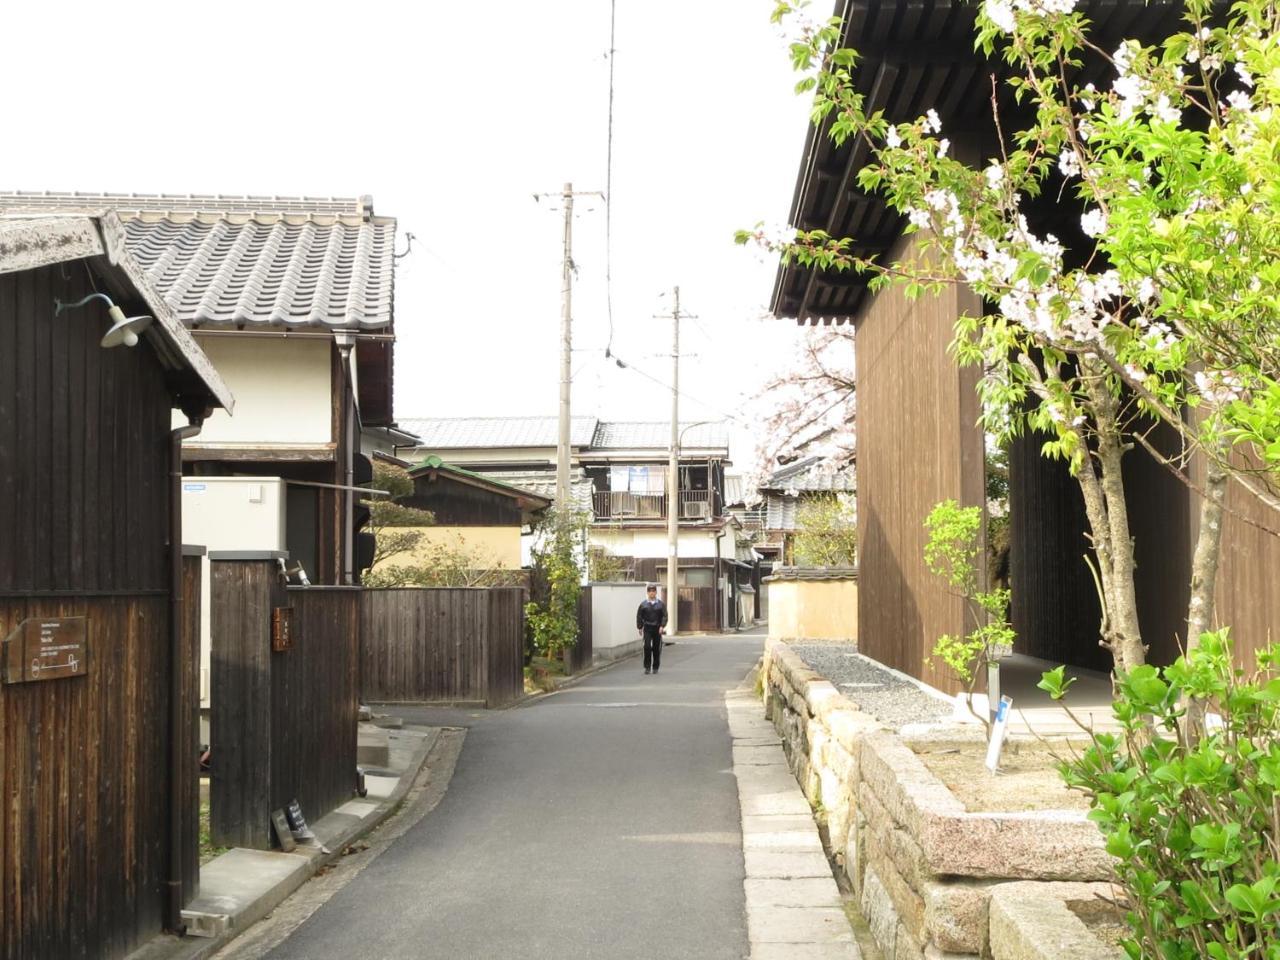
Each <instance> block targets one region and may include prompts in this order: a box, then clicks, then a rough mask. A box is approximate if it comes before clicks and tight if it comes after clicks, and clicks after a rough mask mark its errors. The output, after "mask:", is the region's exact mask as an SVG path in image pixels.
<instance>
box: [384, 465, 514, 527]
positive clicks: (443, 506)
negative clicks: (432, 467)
mask: <svg viewBox="0 0 1280 960" xmlns="http://www.w3.org/2000/svg"><path fill="white" fill-rule="evenodd" d="M400 502H401V503H403V504H405V505H406V506H409V507H417V508H419V509H420V510H430V511H431V512H432V513H433V514H435V518H436V523H437V524H439V525H440V526H446V527H518V526H520V521H521V516H520V505H519V503H517V502H516V500H515V499H514V498H513V497H507V496H503V495H502V494H500V493H493V492H492V491H489V490H481V489H479V488H478V487H473V486H470V485H468V484H465V483H461V482H459V481H457V480H455V479H453V478H452V477H450V476H448V475H447V474H443V473H437V474H436V475H435V476H434V477H433V476H432V475H431V474H429V473H428V474H423V475H420V476H417V477H414V479H413V495H412V496H410V497H405V498H404V499H402V500H401V501H400Z"/></svg>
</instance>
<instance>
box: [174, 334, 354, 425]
mask: <svg viewBox="0 0 1280 960" xmlns="http://www.w3.org/2000/svg"><path fill="white" fill-rule="evenodd" d="M195 336H196V340H197V341H198V342H199V343H200V347H201V348H202V349H203V350H204V352H205V353H207V354H208V355H209V359H210V360H212V361H213V365H214V366H215V367H216V368H217V370H218V373H220V374H221V375H222V379H223V380H225V381H226V383H227V386H228V387H229V388H230V389H231V393H232V394H233V395H234V396H235V399H236V403H235V415H234V416H229V415H228V414H227V413H226V411H224V410H217V411H215V412H214V413H213V415H212V416H210V417H209V419H208V420H206V421H205V423H204V429H203V430H201V432H200V435H199V436H198V437H195V438H194V439H192V440H189V441H187V442H188V444H191V445H196V446H207V445H211V444H244V445H248V446H266V445H273V446H274V445H284V446H288V445H295V446H314V445H318V444H325V443H331V442H332V441H333V413H332V399H331V396H332V383H331V380H332V378H331V360H330V357H331V353H330V352H331V350H332V342H331V341H330V340H329V339H328V338H327V337H325V338H305V337H255V336H252V335H249V334H245V335H218V336H205V337H202V336H200V334H199V333H196V335H195ZM185 423H186V418H185V417H183V416H182V414H181V413H180V412H179V411H174V425H175V426H182V425H183V424H185Z"/></svg>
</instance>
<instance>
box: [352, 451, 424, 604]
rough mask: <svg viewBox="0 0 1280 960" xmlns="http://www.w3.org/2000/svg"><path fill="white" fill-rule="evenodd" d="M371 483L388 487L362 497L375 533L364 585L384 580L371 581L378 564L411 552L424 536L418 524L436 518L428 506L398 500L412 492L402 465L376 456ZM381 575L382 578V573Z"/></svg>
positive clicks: (409, 480) (409, 478)
mask: <svg viewBox="0 0 1280 960" xmlns="http://www.w3.org/2000/svg"><path fill="white" fill-rule="evenodd" d="M372 485H373V489H375V490H385V491H387V493H388V494H389V496H388V497H386V498H378V499H373V498H370V499H368V500H362V501H361V503H362V504H363V505H364V506H365V507H366V508H367V509H368V510H369V529H370V531H371V532H372V533H373V536H374V552H373V563H371V564H370V565H369V572H368V573H366V574H365V575H364V576H363V577H362V578H361V582H362V583H364V584H365V585H366V586H382V585H385V584H374V583H370V580H371V579H374V580H376V579H378V578H379V574H378V573H377V572H376V571H377V567H378V566H379V564H383V563H384V562H385V561H386V560H388V559H389V558H391V557H395V556H399V555H401V554H404V555H412V554H413V552H414V551H415V550H416V549H417V548H418V546H419V545H420V544H421V543H422V539H423V537H424V534H423V532H422V530H421V529H420V528H422V527H429V526H432V525H433V524H434V523H435V522H436V518H435V516H434V515H433V514H432V513H431V511H430V510H420V509H418V508H417V507H409V506H405V505H404V504H402V503H398V502H397V501H399V500H402V499H403V498H405V497H409V496H412V495H413V478H412V477H410V476H409V473H408V471H406V470H404V469H403V468H401V467H398V466H396V465H395V464H391V463H386V462H385V461H382V460H375V461H374V462H373V481H372ZM382 576H383V578H384V579H385V575H382Z"/></svg>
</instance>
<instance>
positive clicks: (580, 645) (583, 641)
mask: <svg viewBox="0 0 1280 960" xmlns="http://www.w3.org/2000/svg"><path fill="white" fill-rule="evenodd" d="M591 636H592V634H591V587H589V586H586V587H583V588H582V593H580V594H579V595H578V642H577V643H575V644H574V645H573V646H572V647H569V648H568V649H567V650H565V652H564V666H565V672H566V673H569V674H574V673H580V672H581V671H583V670H585V669H587V668H588V667H590V666H591V663H592V660H593V659H594V658H595V655H594V652H593V650H592V645H591Z"/></svg>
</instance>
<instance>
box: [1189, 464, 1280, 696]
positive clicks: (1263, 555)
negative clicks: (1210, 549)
mask: <svg viewBox="0 0 1280 960" xmlns="http://www.w3.org/2000/svg"><path fill="white" fill-rule="evenodd" d="M1236 456H1237V460H1238V461H1239V462H1240V463H1241V465H1242V466H1243V465H1246V461H1245V460H1244V459H1243V456H1242V454H1241V453H1237V454H1236ZM1192 478H1193V479H1194V481H1195V482H1196V483H1198V484H1199V483H1203V480H1204V468H1203V464H1202V463H1200V462H1198V458H1197V462H1195V463H1194V466H1193V469H1192ZM1227 508H1228V510H1229V511H1230V512H1229V513H1228V514H1227V516H1226V518H1225V520H1224V522H1223V526H1222V555H1221V559H1220V565H1219V567H1218V590H1217V596H1216V598H1215V601H1214V607H1215V609H1214V614H1215V617H1214V621H1215V623H1216V625H1217V626H1227V627H1230V628H1231V637H1232V641H1233V644H1234V649H1235V658H1236V663H1237V664H1239V666H1240V667H1241V668H1242V669H1245V670H1250V671H1251V670H1253V669H1254V668H1255V666H1256V664H1257V652H1258V651H1259V650H1261V649H1262V648H1263V647H1265V646H1267V644H1268V643H1272V642H1276V641H1280V512H1277V511H1275V510H1272V509H1271V508H1270V507H1268V506H1267V505H1266V504H1264V503H1262V502H1261V501H1259V500H1258V499H1257V498H1256V497H1255V496H1254V495H1253V494H1251V493H1250V492H1249V491H1248V490H1246V489H1245V488H1244V487H1242V486H1241V485H1240V484H1238V483H1235V482H1231V483H1228V484H1227ZM1189 511H1190V528H1191V538H1192V543H1193V544H1194V542H1195V537H1196V536H1197V534H1198V531H1199V529H1200V518H1199V513H1200V498H1199V496H1198V495H1192V496H1191V497H1190V502H1189Z"/></svg>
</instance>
